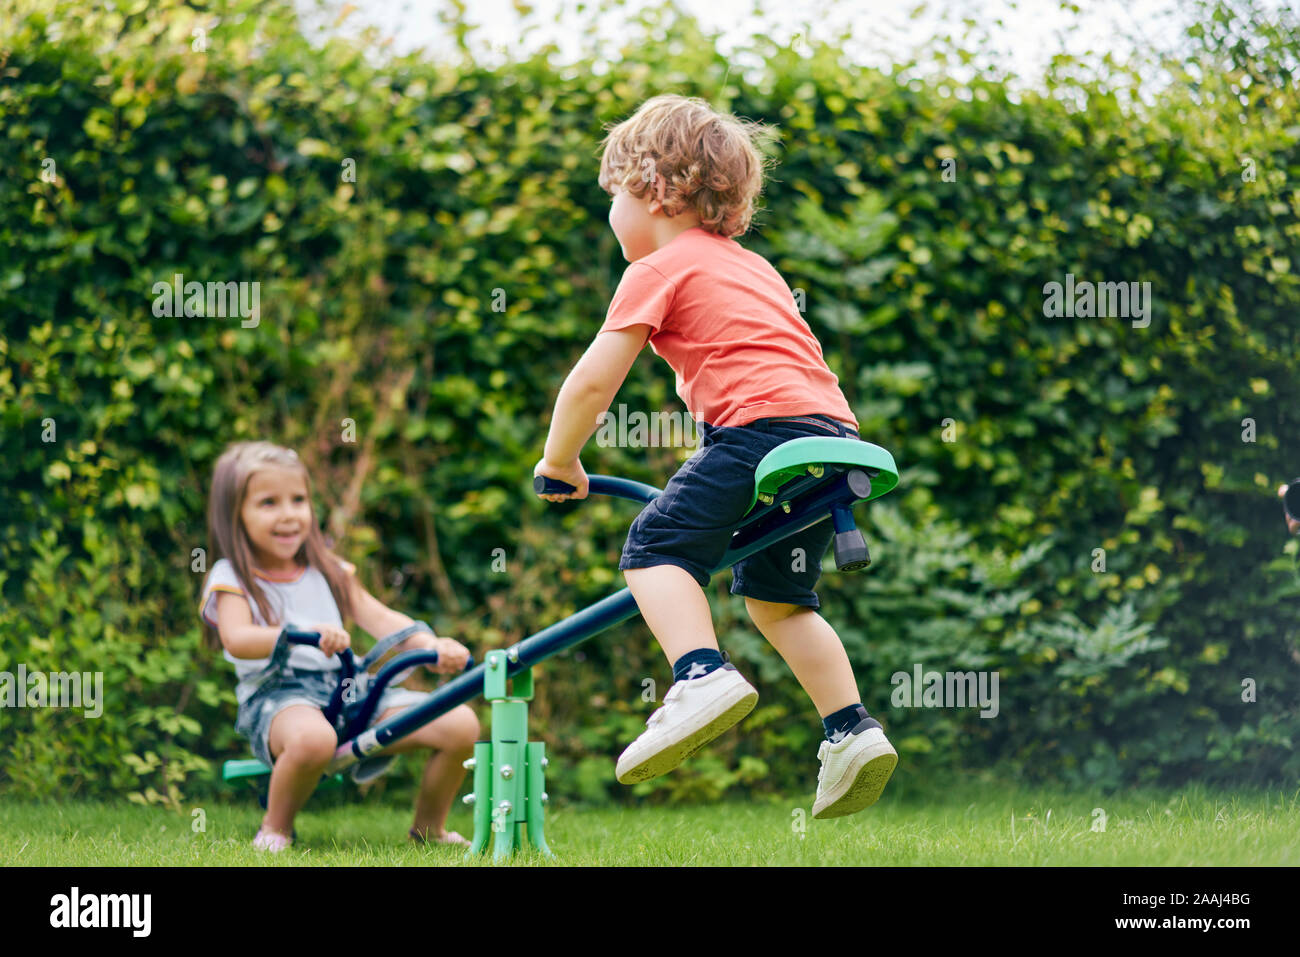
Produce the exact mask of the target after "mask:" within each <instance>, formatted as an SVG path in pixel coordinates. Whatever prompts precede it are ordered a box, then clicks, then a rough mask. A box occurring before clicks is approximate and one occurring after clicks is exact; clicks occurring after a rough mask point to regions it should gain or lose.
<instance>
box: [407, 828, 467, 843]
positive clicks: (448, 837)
mask: <svg viewBox="0 0 1300 957" xmlns="http://www.w3.org/2000/svg"><path fill="white" fill-rule="evenodd" d="M407 833H408V834H409V835H410V837H411V840H412V841H414V842H415V843H416V844H454V845H457V846H459V847H469V846H470V842H469V841H467V840H465V838H463V837H461V836H460V835H459V834H457V833H456V832H455V831H447V832H446V833H445V834H442V835H441V836H439V837H433V838H430V837H426V836H425V835H424V834H421V833H420V832H419V831H417V830H416V829H415V828H411V829H410V830H409V831H408V832H407Z"/></svg>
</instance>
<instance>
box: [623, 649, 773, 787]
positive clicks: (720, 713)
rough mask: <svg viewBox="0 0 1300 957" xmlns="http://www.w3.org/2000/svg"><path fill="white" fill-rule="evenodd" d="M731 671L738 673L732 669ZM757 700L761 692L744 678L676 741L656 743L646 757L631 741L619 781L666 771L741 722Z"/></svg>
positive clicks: (633, 780) (645, 778) (644, 778)
mask: <svg viewBox="0 0 1300 957" xmlns="http://www.w3.org/2000/svg"><path fill="white" fill-rule="evenodd" d="M732 673H733V674H736V673H737V672H735V671H734V669H732ZM710 677H711V676H710ZM691 680H693V681H705V680H707V679H706V678H694V679H691ZM757 703H758V692H757V691H755V690H754V687H753V685H751V684H750V683H749V682H748V681H745V680H744V679H743V678H742V679H741V680H740V683H738V684H736V685H734V686H733V687H732V688H730V689H728V691H727V692H726V693H725V694H723V695H720V696H719V698H718V700H717V701H716V702H710V707H709V708H708V709H707V711H705V712H704V714H703V715H702V716H701V717H702V718H704V719H705V722H706V723H705V724H703V725H701V726H699V727H698V728H697V729H695V730H693V731H689V732H688V733H687V734H686V735H685V736H684V737H682V738H680V739H678V740H675V741H674V740H671V739H666V740H664V741H663V742H660V743H659V744H658V745H656V746H657V750H656V751H655V752H654V753H651V754H646V755H644V756H641V755H637V754H636V751H637V742H636V741H634V742H632V744H630V745H629V746H628V748H627V750H626V751H624V752H623V754H622V755H621V756H620V757H619V759H618V767H617V768H616V772H615V773H616V776H617V777H618V781H619V783H620V784H637V783H639V782H641V781H649V780H651V779H652V778H657V777H659V776H660V775H661V774H667V773H668V772H669V771H671V770H673V769H674V768H676V767H677V766H678V765H679V764H681V763H682V762H683V761H685V760H686V759H687V758H689V757H690V756H691V755H692V754H694V753H695V752H696V751H699V750H700V749H701V748H703V747H704V746H705V745H706V744H708V743H709V742H710V741H712V740H713V739H714V738H716V737H718V735H720V734H722V733H723V732H724V731H726V730H727V729H728V728H731V727H732V726H734V725H736V724H737V723H739V722H740V720H741V719H742V718H744V717H745V715H747V714H749V713H750V712H751V711H753V710H754V705H756V704H757ZM638 740H640V739H638ZM629 755H632V757H629Z"/></svg>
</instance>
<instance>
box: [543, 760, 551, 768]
mask: <svg viewBox="0 0 1300 957" xmlns="http://www.w3.org/2000/svg"><path fill="white" fill-rule="evenodd" d="M550 763H551V759H550V758H542V767H546V766H547V765H548V764H550Z"/></svg>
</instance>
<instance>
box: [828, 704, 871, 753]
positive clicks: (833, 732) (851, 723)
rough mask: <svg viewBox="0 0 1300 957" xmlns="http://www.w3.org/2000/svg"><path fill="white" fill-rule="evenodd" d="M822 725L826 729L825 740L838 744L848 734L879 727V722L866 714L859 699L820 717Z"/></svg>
mask: <svg viewBox="0 0 1300 957" xmlns="http://www.w3.org/2000/svg"><path fill="white" fill-rule="evenodd" d="M822 726H823V727H825V729H826V740H827V741H829V742H831V744H838V743H839V742H840V741H843V740H844V739H845V738H846V737H848V736H849V735H850V734H859V733H861V732H863V731H866V730H867V729H868V728H878V727H880V722H879V721H877V720H876V719H875V718H873V717H871V715H869V714H867V709H866V708H864V707H862V702H860V701H859V702H858V703H857V704H851V705H849V706H848V707H847V708H840V710H839V711H836V712H834V713H833V714H828V715H827V716H826V717H824V718H822Z"/></svg>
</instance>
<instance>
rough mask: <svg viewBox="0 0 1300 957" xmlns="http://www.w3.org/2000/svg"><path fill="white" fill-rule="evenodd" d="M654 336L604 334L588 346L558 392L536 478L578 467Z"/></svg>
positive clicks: (639, 328)
mask: <svg viewBox="0 0 1300 957" xmlns="http://www.w3.org/2000/svg"><path fill="white" fill-rule="evenodd" d="M650 332H651V329H650V327H649V326H647V325H636V326H628V327H627V328H626V329H614V330H611V331H609V332H602V333H600V334H599V335H598V336H596V338H595V340H594V341H593V342H592V343H591V345H590V346H588V347H587V351H586V352H585V353H583V355H582V358H581V359H579V360H578V364H577V365H575V366H574V367H573V371H572V372H570V373H569V376H568V378H567V379H565V380H564V385H563V386H561V387H560V394H559V396H558V397H557V398H556V400H555V412H554V413H553V414H552V416H551V431H550V434H549V435H548V436H547V438H546V451H545V453H544V458H543V459H542V461H541V462H540V463H539V465H538V474H542V475H548V474H550V473H549V472H548V471H547V467H557V468H559V469H563V468H566V467H569V466H573V465H576V464H577V462H578V456H579V455H580V454H581V453H582V447H583V446H584V445H586V444H587V440H588V439H590V438H591V435H592V433H593V432H595V431H596V426H597V425H598V423H597V421H596V420H597V418H598V417H599V415H600V414H601V413H602V412H604V411H606V410H607V409H608V408H609V405H610V403H611V402H613V401H614V396H616V395H617V394H618V390H619V387H620V386H622V385H623V380H624V379H626V378H627V374H628V371H629V370H630V369H631V368H632V363H633V362H635V361H636V357H637V355H638V354H639V353H640V352H641V349H642V347H644V346H645V343H646V339H647V338H648V336H649V335H650ZM552 477H554V478H564V476H563V475H554V476H552Z"/></svg>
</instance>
